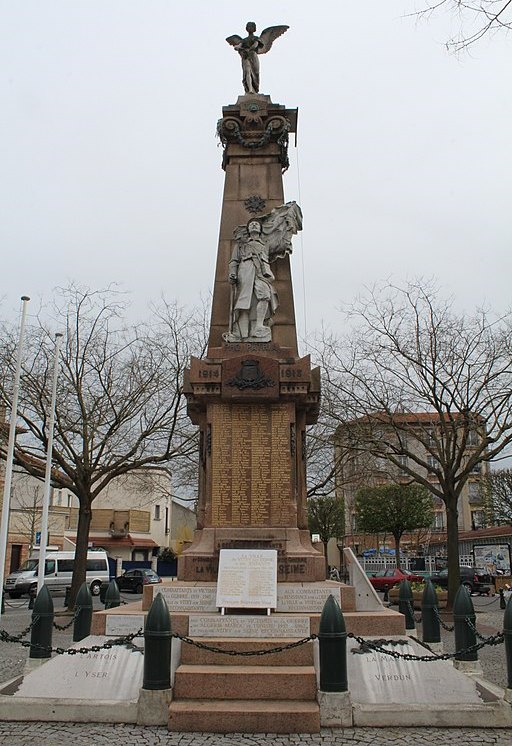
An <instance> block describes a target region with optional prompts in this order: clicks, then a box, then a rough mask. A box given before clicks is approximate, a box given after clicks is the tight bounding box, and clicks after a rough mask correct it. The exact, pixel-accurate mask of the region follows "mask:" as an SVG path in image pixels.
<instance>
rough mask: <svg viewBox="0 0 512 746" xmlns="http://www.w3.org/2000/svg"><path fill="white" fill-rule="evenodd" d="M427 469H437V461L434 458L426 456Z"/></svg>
mask: <svg viewBox="0 0 512 746" xmlns="http://www.w3.org/2000/svg"><path fill="white" fill-rule="evenodd" d="M427 464H428V466H429V469H439V466H440V464H439V459H438V458H437V457H436V456H427Z"/></svg>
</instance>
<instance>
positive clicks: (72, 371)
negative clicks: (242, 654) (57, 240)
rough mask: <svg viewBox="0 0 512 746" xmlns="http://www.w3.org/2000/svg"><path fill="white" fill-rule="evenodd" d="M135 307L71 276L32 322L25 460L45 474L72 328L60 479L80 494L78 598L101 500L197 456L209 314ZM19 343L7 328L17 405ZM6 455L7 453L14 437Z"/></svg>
mask: <svg viewBox="0 0 512 746" xmlns="http://www.w3.org/2000/svg"><path fill="white" fill-rule="evenodd" d="M125 310H126V304H125V302H124V299H123V296H122V295H121V294H120V293H118V292H116V291H115V290H113V289H107V290H101V291H92V290H89V289H83V288H79V287H77V286H75V285H71V286H70V287H68V288H66V289H61V290H59V291H57V295H56V301H55V302H54V304H53V305H52V307H51V309H48V310H47V312H46V314H45V316H44V318H43V314H42V313H41V314H39V317H38V319H37V323H36V325H35V326H33V327H32V328H29V329H28V331H27V343H26V349H25V355H24V363H23V366H22V373H21V384H20V398H19V410H18V412H19V417H20V419H21V422H22V423H23V427H24V429H25V430H26V432H25V433H24V434H22V435H21V436H19V437H18V441H17V443H16V447H15V463H16V465H17V466H19V467H21V468H23V469H24V470H25V471H26V472H27V473H29V474H32V475H33V476H35V477H39V478H41V476H42V475H43V474H44V458H45V452H46V447H47V443H48V410H49V401H50V378H51V369H52V363H53V355H54V345H53V331H56V330H58V331H63V330H65V332H66V335H65V344H64V345H63V349H62V350H61V355H60V365H59V379H58V389H57V405H56V416H55V440H54V447H53V454H52V457H53V463H54V468H53V473H52V479H53V483H54V485H55V486H57V487H59V488H65V489H67V490H69V491H70V492H73V493H74V494H75V495H76V496H77V498H78V501H79V519H78V528H77V541H76V555H75V556H76V562H75V570H74V573H73V581H72V586H71V594H70V604H71V605H72V604H74V599H75V597H76V593H77V592H78V589H79V587H80V585H81V583H82V582H83V581H84V580H85V562H86V556H87V545H88V537H89V527H90V522H91V510H92V504H93V501H94V499H95V498H96V497H97V496H98V495H99V494H100V492H101V491H102V490H104V489H105V487H106V486H107V485H108V484H109V483H110V482H111V481H112V480H113V479H115V478H116V477H120V476H122V475H126V474H129V473H132V472H134V471H137V470H140V469H151V468H152V467H157V466H162V465H163V466H167V467H168V468H172V469H173V472H174V471H176V473H178V472H179V469H180V467H181V466H182V465H184V468H185V469H188V468H189V467H190V463H191V462H194V460H195V459H196V456H197V438H196V431H195V428H193V427H192V426H191V425H190V422H189V420H188V417H187V414H186V406H185V400H184V396H183V391H182V383H183V374H184V370H185V367H186V366H187V363H188V360H189V358H190V355H191V354H194V355H196V356H199V357H200V356H201V355H202V354H203V351H204V342H205V333H204V323H203V315H202V314H197V313H194V312H186V311H185V310H184V309H182V308H180V307H179V306H178V305H176V304H170V303H165V302H162V303H161V304H160V306H159V307H158V308H155V309H153V315H152V318H151V320H150V321H149V322H146V323H140V324H136V325H132V326H129V325H127V324H126V323H125V322H124V321H123V314H124V312H125ZM50 327H53V329H52V330H51V328H50ZM14 351H15V334H14V333H13V331H12V330H8V329H4V331H3V333H2V338H1V340H0V355H1V359H2V369H3V374H2V378H1V380H0V396H1V397H2V400H3V401H4V402H5V403H6V404H7V407H9V403H10V397H11V392H10V386H11V385H12V384H11V381H12V377H13V376H12V372H13V369H14V364H15V361H14ZM0 455H1V456H2V457H4V458H5V446H4V447H3V449H2V451H1V454H0Z"/></svg>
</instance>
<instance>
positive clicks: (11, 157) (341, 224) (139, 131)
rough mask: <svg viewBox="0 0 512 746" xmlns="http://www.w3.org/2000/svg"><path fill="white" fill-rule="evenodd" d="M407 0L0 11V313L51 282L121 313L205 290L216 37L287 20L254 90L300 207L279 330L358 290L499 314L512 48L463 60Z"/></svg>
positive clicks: (45, 290) (225, 50)
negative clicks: (404, 287) (388, 285)
mask: <svg viewBox="0 0 512 746" xmlns="http://www.w3.org/2000/svg"><path fill="white" fill-rule="evenodd" d="M421 2H422V0H365V2H357V0H352V2H344V1H341V2H340V1H338V2H326V1H325V0H324V1H323V2H322V1H321V0H319V1H317V2H314V3H313V2H310V1H309V2H306V1H305V0H293V1H291V0H290V2H279V1H278V0H272V2H267V1H266V0H258V2H257V3H255V2H252V3H246V2H237V3H235V2H233V1H232V0H215V2H213V1H212V0H203V1H202V2H199V1H198V0H196V1H194V0H189V2H177V1H175V0H81V1H80V0H0V37H1V38H0V97H1V98H0V100H1V102H2V103H1V109H2V115H1V117H0V149H1V151H0V152H1V178H0V190H1V196H0V217H1V219H0V245H1V251H2V265H1V273H0V278H1V279H0V298H1V299H2V304H1V310H2V312H3V313H4V314H6V315H10V316H13V317H14V316H15V314H17V313H18V310H19V297H20V296H21V295H22V294H28V295H30V296H31V297H32V299H33V302H32V303H31V311H32V312H35V310H36V307H37V305H38V299H39V298H41V297H45V298H49V297H50V295H51V289H52V287H54V286H55V285H62V284H66V283H67V282H68V281H69V280H76V281H77V282H80V283H85V284H87V285H89V286H90V287H92V288H100V287H104V286H105V285H107V284H108V283H110V282H113V281H115V282H118V283H121V285H122V287H123V288H124V289H126V290H129V291H130V292H131V293H132V297H133V300H134V303H135V308H136V309H137V312H138V313H143V309H144V307H145V306H146V304H147V303H148V302H149V301H150V300H151V299H154V298H157V297H158V296H160V295H161V294H162V293H165V294H166V295H167V296H168V297H169V298H175V297H177V298H178V299H179V300H180V301H181V302H182V303H187V304H188V303H194V302H195V301H197V300H198V298H199V297H200V296H208V293H209V291H210V289H211V286H212V283H213V276H214V267H215V257H216V251H217V240H218V227H219V218H220V208H221V200H222V188H223V178H224V173H223V171H222V170H221V167H220V163H221V157H222V153H221V149H220V147H218V143H217V140H216V138H215V126H216V122H217V120H218V119H219V118H220V116H221V109H222V106H223V105H227V104H231V103H235V101H236V98H237V96H238V95H240V94H241V93H243V89H242V85H241V71H240V61H239V57H238V55H237V53H236V52H235V51H234V50H233V49H232V48H231V47H230V46H229V45H228V44H227V43H226V42H225V40H224V39H225V37H226V36H228V35H231V34H234V33H238V34H241V33H243V31H244V28H245V24H246V22H247V21H248V20H254V21H255V22H256V24H257V26H258V30H259V31H261V30H262V29H263V28H265V27H266V26H271V25H276V24H283V23H284V24H288V25H289V26H290V29H289V31H288V32H287V33H286V34H285V35H284V36H282V37H281V38H279V39H278V40H277V41H276V42H275V45H274V46H273V48H272V50H271V52H270V53H269V54H268V55H266V56H262V57H261V58H260V61H261V92H262V93H266V94H270V96H271V97H272V100H273V101H274V102H277V103H280V104H285V105H287V106H288V107H290V108H294V107H299V131H298V148H297V149H295V148H291V149H290V158H291V164H292V165H291V168H290V169H289V171H288V172H287V173H286V174H285V176H284V180H285V181H284V183H285V195H286V199H287V200H291V199H295V200H297V201H298V202H299V203H300V204H301V206H302V210H303V213H304V231H303V233H302V236H301V237H300V238H296V239H295V251H294V255H293V258H292V262H293V271H294V283H295V294H296V307H297V318H298V322H299V334H301V335H302V334H303V333H304V328H305V326H307V330H308V331H309V332H311V331H312V330H313V329H314V328H315V327H318V326H319V324H320V323H321V321H322V319H324V320H325V321H327V322H328V323H331V324H337V323H340V322H341V317H340V316H339V314H338V312H337V310H336V309H337V307H338V306H339V304H340V302H342V301H349V300H350V299H351V298H353V297H354V296H355V295H356V294H357V293H359V292H360V291H361V290H362V288H363V286H364V285H365V284H371V283H372V282H375V281H378V280H381V279H383V278H386V277H388V276H392V277H393V279H395V280H397V281H400V280H403V279H405V278H408V277H409V278H412V277H417V276H420V275H424V276H429V277H430V276H432V275H436V276H437V277H439V279H440V281H441V284H442V285H443V286H444V287H445V289H446V292H447V293H450V294H454V295H455V297H456V299H457V303H458V304H459V306H460V307H461V308H465V309H467V310H468V311H470V310H472V309H473V308H474V307H475V305H478V304H480V303H482V302H485V301H487V302H488V303H489V304H491V305H492V306H493V307H495V308H497V309H503V308H505V307H506V306H507V305H509V304H510V300H511V297H512V294H511V289H510V288H511V284H512V283H511V277H512V271H511V270H512V260H511V234H512V231H511V216H512V209H511V206H510V201H511V195H512V147H511V142H510V140H511V134H510V133H511V132H512V97H511V95H510V70H511V57H512V37H509V38H508V40H507V39H506V37H505V36H503V37H501V36H496V37H495V38H494V39H493V40H492V41H490V42H489V43H487V42H483V43H481V44H480V45H479V46H478V47H476V48H474V49H473V51H472V53H471V55H462V56H460V57H458V58H457V57H454V56H450V55H449V54H448V53H447V52H446V50H445V49H444V47H443V42H444V41H445V40H446V39H447V38H448V37H449V36H450V33H451V31H452V29H453V24H454V23H455V21H454V19H452V18H450V16H448V15H445V14H443V15H441V16H440V17H439V18H437V19H435V20H432V21H431V22H429V23H420V24H418V23H417V22H415V20H414V19H412V18H405V17H404V14H406V13H408V12H411V11H412V10H414V8H415V7H418V6H420V5H421Z"/></svg>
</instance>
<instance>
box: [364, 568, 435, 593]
mask: <svg viewBox="0 0 512 746" xmlns="http://www.w3.org/2000/svg"><path fill="white" fill-rule="evenodd" d="M368 580H369V581H370V583H371V584H372V585H373V587H374V588H375V590H376V591H384V590H386V588H387V589H388V590H389V589H390V588H393V586H395V585H398V583H400V581H401V580H409V581H410V582H411V583H422V582H423V581H424V580H425V578H423V577H422V576H421V575H416V574H415V573H412V572H407V571H405V570H399V569H398V567H387V568H386V569H385V570H379V572H376V573H375V575H374V576H373V577H371V578H368Z"/></svg>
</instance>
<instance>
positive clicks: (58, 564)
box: [4, 549, 110, 598]
mask: <svg viewBox="0 0 512 746" xmlns="http://www.w3.org/2000/svg"><path fill="white" fill-rule="evenodd" d="M74 566H75V553H74V552H61V551H57V552H48V554H47V555H46V559H45V563H44V584H45V585H46V587H47V588H48V590H49V591H50V593H53V592H56V591H65V590H66V588H67V587H68V586H70V585H71V578H72V576H73V569H74ZM38 571H39V558H38V557H36V556H34V557H31V558H30V559H28V560H27V561H26V562H24V563H23V565H22V566H21V567H20V568H18V569H17V570H15V571H14V572H11V573H10V574H9V575H8V576H7V578H6V579H5V584H4V591H6V592H7V593H8V594H9V598H20V596H22V595H23V594H25V593H26V594H31V593H34V594H35V592H36V589H37V574H38ZM85 577H86V580H87V582H88V583H89V586H90V589H91V593H92V595H93V596H97V595H98V594H99V592H100V587H101V584H102V583H108V581H109V578H110V573H109V569H108V558H107V553H106V552H105V551H103V550H101V549H93V550H89V551H88V552H87V564H86V576H85Z"/></svg>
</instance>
